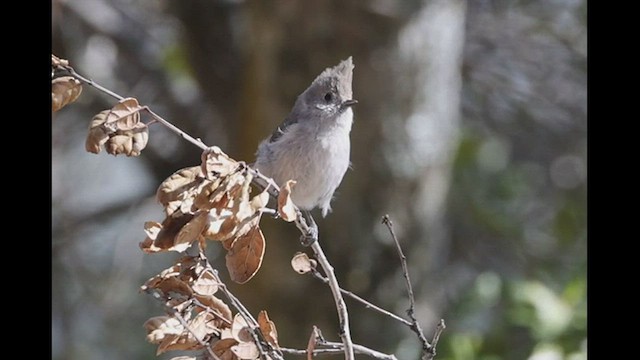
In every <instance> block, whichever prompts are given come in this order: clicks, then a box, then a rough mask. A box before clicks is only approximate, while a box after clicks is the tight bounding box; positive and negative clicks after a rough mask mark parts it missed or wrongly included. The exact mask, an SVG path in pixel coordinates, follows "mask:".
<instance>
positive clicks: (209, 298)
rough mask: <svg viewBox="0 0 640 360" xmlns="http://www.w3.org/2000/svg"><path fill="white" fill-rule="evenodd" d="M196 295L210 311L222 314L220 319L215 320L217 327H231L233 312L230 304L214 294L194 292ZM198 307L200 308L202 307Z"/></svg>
mask: <svg viewBox="0 0 640 360" xmlns="http://www.w3.org/2000/svg"><path fill="white" fill-rule="evenodd" d="M194 297H195V298H196V300H198V301H199V302H200V303H201V304H202V305H204V306H206V307H207V309H208V310H209V311H213V312H214V313H216V314H218V315H219V316H220V319H216V320H215V323H216V327H218V328H220V329H227V328H230V327H231V322H232V319H233V314H232V313H231V309H230V308H229V306H228V305H227V304H225V302H224V301H222V300H221V299H219V298H217V297H215V296H213V295H198V294H194ZM198 308H199V309H200V307H198Z"/></svg>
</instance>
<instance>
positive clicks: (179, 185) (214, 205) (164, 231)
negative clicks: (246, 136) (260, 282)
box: [140, 147, 269, 284]
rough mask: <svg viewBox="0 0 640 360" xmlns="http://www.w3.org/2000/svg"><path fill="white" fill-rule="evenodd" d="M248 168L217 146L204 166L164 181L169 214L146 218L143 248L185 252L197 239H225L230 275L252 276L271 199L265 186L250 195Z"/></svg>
mask: <svg viewBox="0 0 640 360" xmlns="http://www.w3.org/2000/svg"><path fill="white" fill-rule="evenodd" d="M246 170H247V169H246V167H245V166H244V165H243V164H241V163H239V162H237V161H235V160H233V159H231V158H229V157H228V156H227V155H226V154H225V153H224V152H222V150H220V149H219V148H217V147H213V148H211V149H209V150H208V151H206V152H205V153H204V154H203V157H202V164H201V165H200V166H192V167H189V168H184V169H182V170H179V171H177V172H175V173H174V174H173V175H171V176H169V177H168V178H167V179H166V180H165V181H163V182H162V184H160V187H159V188H158V191H157V193H156V198H157V200H158V202H160V204H162V206H164V212H165V214H166V218H165V219H164V221H163V222H162V223H158V222H147V223H146V224H145V232H146V234H147V238H146V239H145V240H144V241H142V242H141V243H140V247H141V248H142V250H143V251H145V252H147V253H156V252H164V251H178V252H182V251H185V250H186V249H187V248H189V247H190V246H191V245H192V243H194V242H195V241H198V243H199V245H200V247H201V248H205V247H206V240H212V241H220V242H221V243H222V246H223V248H224V249H225V250H227V256H226V264H227V269H228V271H229V275H230V276H231V279H232V280H233V281H235V282H237V283H241V284H242V283H245V282H247V281H249V280H250V279H251V278H252V277H253V276H254V275H255V274H256V272H257V271H258V270H259V269H260V266H261V264H262V258H263V257H264V251H265V239H264V236H263V235H262V231H261V230H260V227H259V223H260V217H261V214H262V212H261V210H262V209H264V208H265V206H266V205H267V202H268V200H269V194H268V193H267V192H266V191H263V192H261V193H260V194H258V195H256V196H251V189H252V188H251V180H252V176H251V174H250V173H249V172H248V171H246Z"/></svg>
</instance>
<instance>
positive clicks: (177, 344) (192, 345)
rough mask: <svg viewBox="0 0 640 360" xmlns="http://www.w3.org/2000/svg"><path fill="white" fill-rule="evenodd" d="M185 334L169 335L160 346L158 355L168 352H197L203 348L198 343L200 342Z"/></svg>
mask: <svg viewBox="0 0 640 360" xmlns="http://www.w3.org/2000/svg"><path fill="white" fill-rule="evenodd" d="M186 331H187V330H185V332H183V333H182V334H181V335H169V336H167V337H165V338H164V339H163V340H162V341H161V342H160V345H158V350H157V351H156V355H160V354H162V353H165V352H167V351H172V350H196V349H200V348H202V345H200V344H199V343H198V341H197V340H196V339H195V338H194V337H193V336H190V335H187V334H188V333H187V332H186Z"/></svg>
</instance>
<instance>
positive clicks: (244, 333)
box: [231, 313, 253, 342]
mask: <svg viewBox="0 0 640 360" xmlns="http://www.w3.org/2000/svg"><path fill="white" fill-rule="evenodd" d="M231 336H232V337H233V338H234V339H236V340H238V342H247V341H253V337H252V336H251V328H250V327H249V324H247V321H246V320H245V319H244V317H243V316H242V315H240V313H238V314H236V315H235V316H234V317H233V324H232V325H231Z"/></svg>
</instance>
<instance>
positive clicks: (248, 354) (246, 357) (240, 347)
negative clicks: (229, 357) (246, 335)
mask: <svg viewBox="0 0 640 360" xmlns="http://www.w3.org/2000/svg"><path fill="white" fill-rule="evenodd" d="M231 351H233V353H234V354H235V355H236V356H237V357H238V358H239V359H242V360H253V359H256V358H258V356H260V351H259V350H258V347H257V346H256V344H255V343H253V342H241V343H239V344H237V345H233V346H232V347H231Z"/></svg>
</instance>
